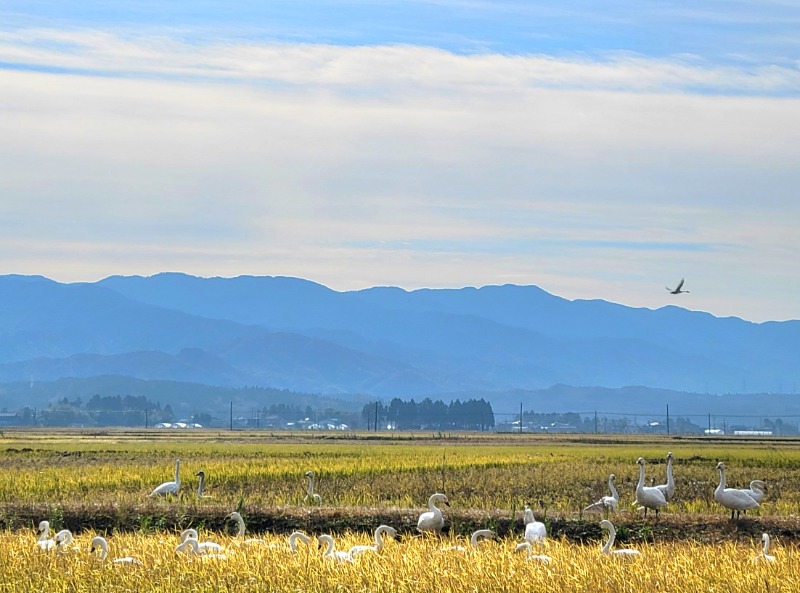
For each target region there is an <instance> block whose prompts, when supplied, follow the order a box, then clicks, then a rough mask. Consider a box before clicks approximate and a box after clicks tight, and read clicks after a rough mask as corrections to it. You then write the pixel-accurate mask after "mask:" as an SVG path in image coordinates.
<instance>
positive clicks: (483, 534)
mask: <svg viewBox="0 0 800 593" xmlns="http://www.w3.org/2000/svg"><path fill="white" fill-rule="evenodd" d="M487 539H494V531H492V530H491V529H478V530H477V531H474V532H473V533H472V536H471V537H470V538H469V545H470V547H471V548H474V549H478V548H479V547H480V544H481V542H484V541H486V540H487ZM466 551H467V548H465V547H464V546H448V547H446V548H442V552H466Z"/></svg>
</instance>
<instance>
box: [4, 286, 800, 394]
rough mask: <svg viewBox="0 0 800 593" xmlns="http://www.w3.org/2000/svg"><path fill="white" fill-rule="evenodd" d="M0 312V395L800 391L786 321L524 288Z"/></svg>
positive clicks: (323, 292)
mask: <svg viewBox="0 0 800 593" xmlns="http://www.w3.org/2000/svg"><path fill="white" fill-rule="evenodd" d="M0 299H1V300H2V302H3V307H2V309H0V382H13V381H23V382H24V381H29V380H41V381H45V380H46V381H55V380H58V379H60V378H64V377H90V376H99V375H120V376H130V377H135V378H138V379H141V380H171V381H190V382H192V381H193V382H197V383H204V384H208V385H215V386H222V387H230V388H237V387H244V386H259V387H268V388H276V389H290V390H296V391H303V392H308V393H319V394H326V395H337V396H342V397H344V396H347V395H348V394H356V393H358V394H362V395H363V394H369V395H373V396H376V397H383V398H386V397H394V396H398V397H403V398H408V397H416V398H420V397H424V396H425V395H428V394H442V393H451V392H459V393H465V392H470V391H481V392H488V393H491V392H502V391H509V390H514V389H522V390H538V389H544V388H548V387H550V386H552V385H555V384H568V385H584V386H598V387H608V388H615V387H624V386H628V385H642V386H646V387H651V388H662V389H670V390H678V391H687V392H698V393H712V394H713V393H735V392H741V391H753V392H775V391H779V390H781V388H782V389H783V390H784V391H787V392H790V391H792V390H794V389H796V384H797V382H798V381H800V377H799V376H798V375H800V365H798V361H799V360H800V356H798V355H799V354H800V322H799V321H784V322H767V323H760V324H757V323H750V322H747V321H743V320H741V319H737V318H716V317H714V316H712V315H709V314H707V313H700V312H693V311H688V310H685V309H681V308H679V307H674V306H667V307H664V308H661V309H657V310H649V309H635V308H630V307H625V306H623V305H617V304H613V303H608V302H605V301H600V300H592V301H580V300H579V301H569V300H566V299H563V298H560V297H557V296H554V295H551V294H549V293H547V292H545V291H544V290H542V289H540V288H538V287H536V286H516V285H505V286H486V287H482V288H462V289H423V290H415V291H405V290H403V289H399V288H392V287H375V288H370V289H365V290H359V291H350V292H337V291H334V290H331V289H330V288H327V287H325V286H322V285H320V284H317V283H314V282H311V281H309V280H302V279H298V278H288V277H271V276H260V277H253V276H240V277H236V278H199V277H195V276H189V275H186V274H179V273H165V274H157V275H155V276H151V277H139V276H128V277H123V276H112V277H109V278H106V279H104V280H101V281H99V282H96V283H78V284H62V283H58V282H55V281H52V280H48V279H46V278H43V277H35V276H0Z"/></svg>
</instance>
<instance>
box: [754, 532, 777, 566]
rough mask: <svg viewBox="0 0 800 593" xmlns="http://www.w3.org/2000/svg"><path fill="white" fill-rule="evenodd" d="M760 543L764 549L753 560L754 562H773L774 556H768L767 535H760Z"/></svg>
mask: <svg viewBox="0 0 800 593" xmlns="http://www.w3.org/2000/svg"><path fill="white" fill-rule="evenodd" d="M761 541H762V542H763V543H764V548H763V549H762V550H761V553H760V554H759V555H758V556H756V557H755V558H754V560H763V561H764V562H775V556H772V555H771V554H769V534H768V533H762V534H761Z"/></svg>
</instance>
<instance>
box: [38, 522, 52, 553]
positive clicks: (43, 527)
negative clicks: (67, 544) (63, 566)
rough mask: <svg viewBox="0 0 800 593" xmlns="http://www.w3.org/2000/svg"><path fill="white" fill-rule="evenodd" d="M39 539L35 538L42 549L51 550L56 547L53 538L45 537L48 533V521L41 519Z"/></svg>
mask: <svg viewBox="0 0 800 593" xmlns="http://www.w3.org/2000/svg"><path fill="white" fill-rule="evenodd" d="M38 533H39V539H38V540H36V545H37V546H39V548H41V549H42V550H52V549H54V548H55V547H56V540H55V538H52V539H47V537H48V536H49V535H50V521H41V522H40V523H39V531H38Z"/></svg>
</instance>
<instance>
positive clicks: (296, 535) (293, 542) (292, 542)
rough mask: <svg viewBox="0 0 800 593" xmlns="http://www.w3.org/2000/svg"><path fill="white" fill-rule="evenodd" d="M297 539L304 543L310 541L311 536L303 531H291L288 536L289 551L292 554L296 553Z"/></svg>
mask: <svg viewBox="0 0 800 593" xmlns="http://www.w3.org/2000/svg"><path fill="white" fill-rule="evenodd" d="M297 540H300V541H301V542H303V543H304V544H306V545H308V544H310V543H311V538H310V537H308V536H307V535H306V534H305V533H303V532H302V531H293V532H292V533H291V535H290V536H289V551H290V552H291V553H292V554H297Z"/></svg>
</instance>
